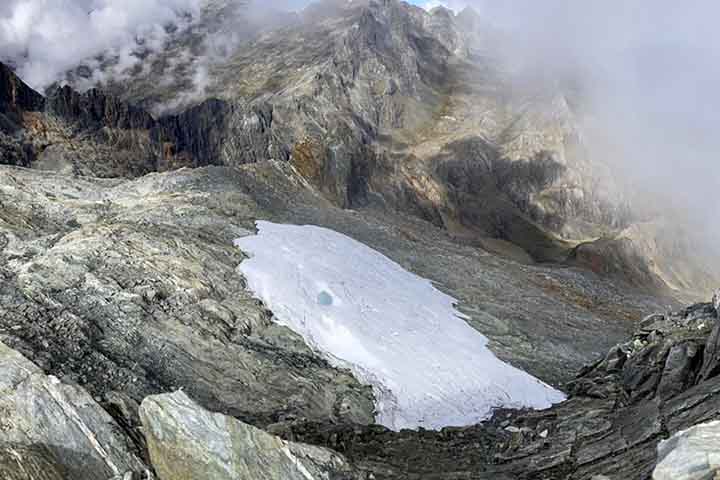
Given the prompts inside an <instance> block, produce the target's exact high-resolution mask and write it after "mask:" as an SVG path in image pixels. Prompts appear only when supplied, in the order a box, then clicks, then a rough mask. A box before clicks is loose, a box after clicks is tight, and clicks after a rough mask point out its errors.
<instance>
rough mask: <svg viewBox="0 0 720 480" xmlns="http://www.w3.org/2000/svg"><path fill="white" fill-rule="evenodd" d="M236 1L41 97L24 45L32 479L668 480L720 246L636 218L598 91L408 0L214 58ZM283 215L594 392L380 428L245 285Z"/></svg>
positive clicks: (8, 235) (24, 442)
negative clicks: (596, 109) (715, 249)
mask: <svg viewBox="0 0 720 480" xmlns="http://www.w3.org/2000/svg"><path fill="white" fill-rule="evenodd" d="M227 8H229V6H228V5H227V4H225V3H223V2H212V3H209V4H208V7H207V8H206V9H205V10H204V11H203V15H204V17H203V19H202V21H201V22H200V23H199V24H196V25H195V26H194V27H192V28H190V29H189V30H182V31H178V32H175V34H174V35H171V37H170V38H171V40H170V41H169V42H168V45H167V46H166V48H165V50H163V51H161V52H154V53H152V54H148V55H147V56H146V58H145V63H144V64H141V65H140V66H139V67H138V68H137V69H135V70H133V71H131V72H124V75H125V76H124V77H123V79H122V82H120V81H113V80H112V79H111V78H110V77H108V76H107V75H99V74H98V75H94V74H92V72H86V73H87V74H83V75H80V76H77V75H75V76H73V75H70V76H69V77H68V80H69V85H66V86H63V87H53V88H51V89H49V91H47V92H45V95H44V96H43V95H41V94H39V93H37V92H35V91H33V90H32V89H30V88H29V87H28V86H27V85H25V84H24V83H23V82H22V80H21V79H19V78H18V77H17V76H16V75H15V74H14V73H13V72H12V71H11V70H10V69H9V68H8V67H7V66H4V65H2V64H0V342H2V343H1V344H0V345H2V348H0V368H1V369H3V370H4V371H5V372H6V374H5V375H4V377H5V378H7V379H9V380H7V382H6V383H7V384H6V385H5V387H4V388H3V389H0V390H2V391H0V404H2V405H3V408H2V409H0V412H4V413H2V414H0V424H1V425H3V428H0V471H2V472H3V474H4V475H5V478H12V479H18V480H20V479H23V480H25V479H30V478H42V479H45V478H47V479H48V480H50V479H52V480H54V479H60V478H88V479H90V478H93V479H95V478H118V479H120V478H122V479H123V480H126V479H138V478H153V476H154V475H157V477H158V478H160V479H161V480H170V479H177V478H199V476H201V475H202V474H205V475H207V478H218V479H220V478H241V477H243V475H244V476H247V477H249V478H250V477H251V478H278V479H280V478H303V479H310V478H342V479H346V478H347V479H355V478H357V479H371V478H375V479H382V478H407V479H431V478H457V479H460V478H478V479H483V478H493V479H503V478H507V479H522V478H527V479H531V478H532V479H560V478H566V479H590V478H595V477H593V476H595V475H607V476H608V477H609V478H612V479H615V478H617V479H627V478H642V479H645V478H650V477H651V475H652V472H653V469H654V468H655V464H656V463H657V460H659V459H660V460H662V458H668V457H667V451H666V450H662V453H661V455H660V457H661V458H658V457H657V455H656V446H657V445H658V443H659V442H660V441H661V440H663V439H665V438H668V437H670V436H671V435H673V434H675V433H676V432H679V431H681V430H684V429H686V428H688V427H692V426H693V425H695V424H696V423H700V422H706V421H709V420H712V419H715V418H717V417H718V408H719V407H718V403H717V401H716V399H715V395H714V390H713V389H714V388H715V387H714V385H715V383H716V379H717V378H718V377H717V375H716V374H717V371H716V370H717V368H715V363H717V358H716V356H717V355H716V353H717V352H716V351H715V350H716V346H715V343H716V338H715V337H717V335H718V332H717V330H718V325H719V324H718V311H717V309H718V305H717V302H716V303H715V304H707V303H702V304H696V305H694V306H692V307H689V308H686V309H684V310H681V309H680V303H679V301H684V300H686V299H695V298H697V297H702V296H705V297H706V296H707V295H706V293H707V292H709V290H710V289H711V288H712V287H714V286H715V285H716V283H717V282H716V280H717V274H716V272H715V270H714V269H713V268H711V265H712V259H710V260H708V258H706V257H704V256H703V251H701V250H699V249H697V248H696V247H695V243H694V238H693V235H692V233H693V232H692V231H691V230H690V231H686V232H685V233H683V234H682V235H678V234H677V230H678V228H679V227H678V226H677V225H676V224H675V223H673V222H669V221H668V220H667V219H666V218H660V217H657V218H656V217H653V218H649V217H648V216H647V215H646V214H645V213H644V212H638V211H636V210H634V209H633V204H632V202H631V198H630V197H629V196H626V195H625V194H624V189H623V186H622V184H621V181H620V180H621V179H617V178H615V177H614V176H613V172H612V171H611V170H610V169H609V168H608V167H607V165H605V164H604V163H603V162H602V161H600V159H597V158H593V157H591V156H590V154H589V153H588V152H587V151H586V149H585V148H584V145H583V141H582V130H581V126H580V125H581V122H579V121H578V117H579V116H581V115H582V108H581V106H579V105H581V104H580V103H579V102H578V99H577V98H575V96H574V95H575V94H574V93H573V92H572V91H566V90H563V89H562V88H559V87H557V86H556V85H552V84H550V85H545V84H541V85H530V86H528V85H525V84H518V82H516V81H515V77H514V76H513V72H512V69H511V68H510V66H508V65H506V64H505V63H504V62H503V60H502V59H501V58H498V57H496V56H494V55H493V45H494V42H496V41H499V40H498V39H497V38H496V37H495V36H494V33H493V32H492V31H489V30H486V29H485V27H484V26H483V25H482V20H481V19H480V18H479V17H478V16H477V14H475V13H474V12H473V11H472V10H469V9H468V10H464V11H462V12H460V13H459V14H457V15H455V14H454V13H452V12H450V11H448V10H446V9H443V8H438V9H434V10H432V11H430V12H426V11H425V10H422V9H420V8H417V7H414V6H411V5H408V4H406V3H402V2H397V1H396V0H383V1H374V0H372V1H361V2H357V1H353V2H337V1H332V0H328V1H324V2H321V3H318V4H315V5H312V6H309V7H308V8H306V9H305V10H304V11H303V12H302V13H299V14H297V15H288V16H286V17H283V18H282V19H281V20H279V21H278V22H277V23H275V24H273V25H272V26H270V27H267V26H266V27H264V28H257V29H248V31H247V32H243V34H242V35H240V36H239V37H238V38H237V39H236V40H237V41H236V43H232V44H231V45H232V46H233V49H232V50H229V51H224V52H223V54H222V55H217V56H215V57H213V58H212V61H209V60H206V59H205V57H204V56H203V55H204V53H203V52H206V51H207V49H206V47H207V45H208V44H209V43H212V42H213V38H214V39H218V38H224V35H226V34H227V33H228V30H227V28H228V23H227V22H225V21H224V18H225V17H228V16H229V15H230V14H231V13H232V14H233V15H234V13H235V11H234V10H233V11H232V12H229V11H228V10H227ZM263 24H265V25H266V23H263ZM179 52H189V53H187V54H180V53H179ZM181 58H182V61H181ZM172 59H176V61H175V62H173V61H172ZM201 62H206V63H202V68H203V69H204V70H202V71H203V72H204V73H205V74H206V78H204V80H206V82H205V83H204V88H202V89H201V90H197V89H195V88H194V87H193V85H194V84H193V81H192V80H191V76H192V75H191V74H192V72H194V71H197V70H196V69H197V68H199V66H200V63H201ZM103 68H106V69H108V70H107V71H105V72H104V73H105V74H107V73H108V72H109V71H110V70H112V69H113V68H115V66H113V64H112V61H111V60H109V59H108V61H107V62H106V63H105V65H104V67H103ZM194 69H195V70H194ZM80 71H81V73H82V71H83V70H82V69H80ZM96 73H97V72H96ZM75 74H77V72H75ZM108 78H110V79H108ZM167 78H170V79H171V80H172V81H170V82H167V81H164V80H163V79H167ZM91 85H92V86H93V88H89V89H88V88H87V87H89V86H91ZM191 90H192V92H191V93H192V95H189V94H188V92H190V91H191ZM261 220H265V221H272V222H276V223H291V224H298V225H302V224H309V225H317V226H322V227H326V228H328V229H331V230H334V231H335V232H338V233H341V234H343V235H346V236H348V237H350V238H352V239H355V240H357V241H360V242H362V243H363V244H365V245H366V246H368V247H371V248H372V249H374V250H375V251H377V252H379V253H381V254H383V255H384V256H386V257H387V258H389V259H391V260H392V261H394V262H395V263H397V264H398V265H399V266H400V267H402V268H404V269H405V270H407V271H408V272H411V273H413V274H416V275H418V276H420V277H423V278H425V279H428V280H429V281H431V282H433V284H434V285H435V286H436V288H438V289H440V290H441V291H443V292H445V293H447V294H448V295H450V296H451V297H453V298H455V299H457V301H458V305H457V308H458V310H459V311H461V312H462V313H463V314H464V315H465V316H466V317H467V318H466V319H465V321H467V323H468V324H469V325H470V326H471V327H472V328H474V329H476V330H477V331H478V332H480V333H482V334H483V335H484V336H485V337H486V338H487V340H488V346H489V348H490V349H491V350H492V352H493V353H494V354H495V355H496V356H497V358H498V359H500V360H502V361H504V362H507V363H510V364H511V365H513V366H514V367H517V368H520V369H522V370H524V371H525V372H527V373H529V374H531V375H533V376H535V377H537V378H538V379H540V380H542V381H544V382H546V383H548V384H549V385H552V386H553V387H556V388H558V389H560V390H562V391H563V392H565V393H566V394H567V395H568V400H567V401H565V402H562V403H559V404H557V405H555V406H553V407H551V408H550V409H547V410H542V411H529V410H507V409H501V410H498V411H497V412H496V413H495V415H494V416H493V417H492V418H491V419H489V420H488V421H487V422H484V423H482V424H479V425H474V426H464V427H448V428H444V429H442V430H439V431H429V430H423V429H419V430H403V431H400V432H395V431H391V430H388V429H386V428H384V427H381V426H379V425H376V424H375V422H376V421H378V419H377V409H376V402H377V394H376V392H374V391H373V389H372V388H371V387H370V386H368V385H364V384H363V383H361V382H360V381H359V380H358V379H357V378H356V377H355V376H354V375H353V374H352V373H351V371H349V370H345V369H343V368H340V367H338V365H337V363H335V362H334V361H333V360H334V359H333V358H330V357H329V356H328V355H326V354H324V353H323V352H322V351H320V350H319V349H318V348H316V345H314V344H312V343H308V342H306V341H305V340H306V339H304V338H303V337H302V336H301V335H300V334H299V333H298V332H297V331H294V330H292V329H291V328H289V326H288V325H285V324H282V322H279V321H278V317H280V315H278V314H277V313H276V312H273V311H271V310H269V309H268V308H267V306H266V305H265V304H263V303H262V302H261V301H260V300H258V298H256V296H254V295H253V293H252V292H251V291H250V290H249V289H248V288H247V287H248V282H247V279H246V278H245V277H244V276H243V275H242V274H241V271H240V270H239V268H238V267H239V265H240V264H241V263H243V261H244V260H245V259H246V257H247V253H246V252H244V251H242V250H241V249H240V248H238V247H237V246H235V245H234V243H233V242H234V241H235V240H236V239H238V238H242V237H247V236H248V235H253V234H255V233H256V222H257V221H261ZM670 311H675V312H677V313H663V314H658V315H652V316H650V317H647V314H648V313H651V312H670ZM311 320H312V319H311ZM303 321H305V319H303ZM628 338H631V340H630V341H629V342H627V339H628ZM586 365H589V366H586ZM467 368H473V366H467ZM576 372H579V374H577V375H576ZM178 390H181V392H178ZM173 392H174V393H173ZM210 412H216V413H210ZM665 448H667V447H665ZM678 455H680V454H679V453H678ZM683 455H685V454H683ZM688 455H689V454H688ZM19 458H20V459H21V460H18V459H19ZM658 475H659V474H658ZM599 478H601V477H599ZM657 478H665V477H660V476H658V477H657ZM678 478H683V477H678ZM688 478H690V477H688Z"/></svg>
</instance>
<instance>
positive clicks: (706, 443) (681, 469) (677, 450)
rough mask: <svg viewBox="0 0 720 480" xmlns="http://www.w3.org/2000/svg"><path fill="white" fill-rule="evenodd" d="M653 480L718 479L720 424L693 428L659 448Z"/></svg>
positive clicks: (705, 424)
mask: <svg viewBox="0 0 720 480" xmlns="http://www.w3.org/2000/svg"><path fill="white" fill-rule="evenodd" d="M657 450H658V465H657V467H656V468H655V471H654V472H653V480H714V479H717V478H720V421H715V422H709V423H703V424H701V425H696V426H694V427H692V428H689V429H687V430H683V431H682V432H678V433H676V434H675V435H673V436H672V437H670V438H669V439H668V440H665V441H663V442H660V444H659V445H658V449H657Z"/></svg>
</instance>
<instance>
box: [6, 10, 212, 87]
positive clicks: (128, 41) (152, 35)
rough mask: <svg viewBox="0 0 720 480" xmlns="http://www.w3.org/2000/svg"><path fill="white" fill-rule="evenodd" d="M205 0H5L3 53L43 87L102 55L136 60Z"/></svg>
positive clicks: (122, 64)
mask: <svg viewBox="0 0 720 480" xmlns="http://www.w3.org/2000/svg"><path fill="white" fill-rule="evenodd" d="M200 8H201V0H3V2H2V4H1V5H0V59H2V60H4V61H8V62H10V63H12V64H13V65H14V66H15V67H16V69H17V70H18V73H19V74H20V76H21V77H22V78H23V79H24V80H25V81H27V82H28V83H29V84H30V85H32V86H33V87H35V88H38V89H42V88H43V87H46V86H47V85H49V84H50V83H52V82H54V81H57V80H60V79H61V76H62V73H63V72H65V71H66V70H68V69H71V68H74V67H76V66H77V65H78V64H80V63H81V62H83V61H87V60H92V59H93V58H95V57H97V56H99V55H103V54H104V55H113V56H116V57H117V58H118V61H119V64H118V65H119V66H120V67H128V66H132V64H134V62H136V60H137V56H138V54H139V53H141V52H142V51H143V50H144V49H151V48H157V47H158V46H160V45H162V42H163V40H164V38H165V37H166V35H167V31H166V28H165V27H166V26H167V25H169V24H171V23H174V24H178V23H180V24H182V23H183V22H188V21H190V19H191V18H197V16H198V15H199V12H200Z"/></svg>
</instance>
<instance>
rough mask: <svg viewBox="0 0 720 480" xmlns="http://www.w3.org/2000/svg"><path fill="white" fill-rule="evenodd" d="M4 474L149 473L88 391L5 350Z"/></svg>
mask: <svg viewBox="0 0 720 480" xmlns="http://www.w3.org/2000/svg"><path fill="white" fill-rule="evenodd" d="M0 371H1V372H2V375H0V412H2V428H0V472H2V473H4V475H3V477H2V478H11V479H18V480H19V479H28V480H29V479H30V478H38V479H42V480H51V479H61V478H76V479H78V480H82V479H87V480H91V479H92V480H95V479H98V478H113V477H116V476H120V477H122V476H123V475H125V474H126V473H128V472H129V473H130V474H133V473H137V474H142V473H144V472H145V471H146V470H147V467H146V466H145V465H144V464H143V462H142V461H141V460H140V459H139V458H138V457H137V456H136V454H135V453H134V446H133V445H132V443H131V442H129V441H128V438H127V437H126V436H125V435H124V434H123V432H122V430H121V429H120V428H119V427H118V425H117V424H116V423H115V422H114V420H113V419H112V417H110V415H108V414H107V412H105V411H104V410H103V409H102V408H101V407H100V405H98V404H97V403H95V401H94V400H93V399H92V397H90V395H88V394H87V392H85V391H84V390H83V389H81V388H79V387H77V386H73V385H68V384H64V383H62V382H60V380H58V379H57V378H55V377H53V376H46V375H45V374H44V373H43V372H42V371H41V370H40V369H39V368H38V367H36V366H35V365H33V364H32V363H31V362H30V361H28V360H27V359H26V358H24V357H23V356H22V355H20V354H19V353H17V352H15V351H13V350H11V349H10V348H8V347H7V346H5V345H3V344H0Z"/></svg>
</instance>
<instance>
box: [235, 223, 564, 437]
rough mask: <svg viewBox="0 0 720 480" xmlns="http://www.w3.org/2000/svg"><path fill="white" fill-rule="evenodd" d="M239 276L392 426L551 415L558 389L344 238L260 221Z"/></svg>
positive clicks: (444, 298)
mask: <svg viewBox="0 0 720 480" xmlns="http://www.w3.org/2000/svg"><path fill="white" fill-rule="evenodd" d="M257 228H258V234H257V235H252V236H247V237H243V238H239V239H237V240H235V245H237V246H238V247H239V248H240V249H242V250H243V251H245V252H246V253H247V254H249V256H250V258H249V259H247V260H245V261H244V262H242V264H241V265H240V266H239V267H238V270H239V271H240V272H241V273H242V275H244V276H245V278H246V279H247V281H248V288H249V289H250V290H251V291H252V292H253V293H254V294H255V295H256V296H257V297H258V298H260V299H261V300H262V301H264V302H265V304H266V305H267V306H268V308H270V309H271V310H272V312H273V313H274V314H275V319H276V321H277V322H279V323H281V324H283V325H285V326H287V327H289V328H290V329H292V330H294V331H295V332H297V333H298V334H300V335H302V336H303V338H304V339H305V341H306V342H308V344H309V345H310V346H311V347H313V348H315V349H316V350H318V351H319V352H321V353H322V354H324V355H325V356H326V357H327V358H328V359H329V360H330V361H331V363H333V364H334V365H336V366H339V367H343V368H349V369H350V370H351V371H352V372H353V373H354V374H355V375H356V377H357V378H358V379H360V381H362V382H365V383H368V384H370V385H372V386H373V388H374V391H375V396H376V402H377V405H376V408H377V421H378V422H379V423H381V424H383V425H385V426H387V427H388V428H392V429H395V430H399V429H401V428H417V427H425V428H433V429H436V428H441V427H444V426H451V425H452V426H461V425H470V424H474V423H477V422H479V421H481V420H484V419H486V418H487V417H488V416H489V415H491V413H492V409H493V408H495V407H501V406H503V407H533V408H547V407H549V406H550V405H551V404H553V403H556V402H559V401H562V400H563V399H564V396H563V394H562V393H560V392H559V391H557V390H555V389H553V388H551V387H550V386H548V385H546V384H544V383H543V382H541V381H540V380H538V379H536V378H534V377H532V376H531V375H529V374H527V373H525V372H523V371H522V370H519V369H517V368H515V367H513V366H511V365H508V364H506V363H504V362H502V361H500V360H499V359H498V358H497V357H495V355H493V353H492V352H491V351H490V350H489V349H488V348H487V339H486V338H485V337H484V336H483V335H482V334H480V333H479V332H478V331H476V330H475V329H473V328H472V327H470V326H469V325H468V324H467V323H466V322H465V320H463V318H464V317H463V315H462V314H460V313H459V312H457V311H456V310H455V307H454V306H455V303H456V300H455V299H454V298H452V297H450V296H448V295H446V294H444V293H442V292H440V291H438V290H437V289H435V288H434V287H433V286H432V284H431V283H430V281H428V280H426V279H423V278H421V277H418V276H417V275H415V274H413V273H411V272H408V271H406V270H404V269H403V268H402V267H401V266H400V265H398V264H397V263H395V262H393V261H392V260H390V259H389V258H387V257H386V256H384V255H382V254H381V253H379V252H377V251H375V250H373V249H371V248H369V247H367V246H366V245H364V244H362V243H360V242H357V241H355V240H353V239H351V238H349V237H347V236H345V235H342V234H340V233H337V232H334V231H332V230H328V229H325V228H321V227H316V226H309V225H306V226H297V225H280V224H274V223H270V222H264V221H260V222H257Z"/></svg>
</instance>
